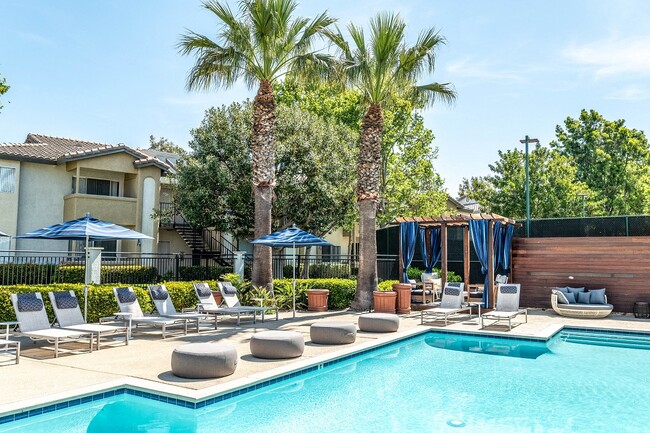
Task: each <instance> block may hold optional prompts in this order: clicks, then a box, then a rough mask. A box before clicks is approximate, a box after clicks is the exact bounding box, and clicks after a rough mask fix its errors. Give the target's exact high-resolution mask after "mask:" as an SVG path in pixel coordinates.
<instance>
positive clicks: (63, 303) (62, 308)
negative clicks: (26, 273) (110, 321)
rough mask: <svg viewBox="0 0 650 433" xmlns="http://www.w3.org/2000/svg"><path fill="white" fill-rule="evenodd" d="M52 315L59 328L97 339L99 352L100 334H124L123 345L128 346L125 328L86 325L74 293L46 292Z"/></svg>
mask: <svg viewBox="0 0 650 433" xmlns="http://www.w3.org/2000/svg"><path fill="white" fill-rule="evenodd" d="M48 296H49V298H50V303H51V304H52V308H53V309H54V315H55V316H56V321H57V323H58V324H59V327H60V328H63V329H68V330H70V331H79V332H90V333H91V334H92V335H94V336H95V338H96V339H97V350H99V347H100V342H101V339H102V334H103V335H106V333H110V334H124V343H125V344H127V345H128V344H129V332H128V328H127V327H126V326H115V325H104V324H95V323H86V321H85V320H84V318H83V316H82V315H81V308H79V301H78V300H77V296H76V295H75V293H74V291H72V290H66V291H63V292H48Z"/></svg>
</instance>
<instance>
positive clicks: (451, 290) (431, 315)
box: [420, 283, 472, 326]
mask: <svg viewBox="0 0 650 433" xmlns="http://www.w3.org/2000/svg"><path fill="white" fill-rule="evenodd" d="M464 286H465V284H464V283H447V284H445V289H444V290H443V291H442V300H441V301H440V306H439V307H435V308H427V309H426V310H422V311H421V312H420V324H424V323H425V322H427V321H428V322H433V321H436V320H440V319H444V321H445V326H447V320H448V319H449V317H451V316H454V315H456V314H460V313H463V312H466V311H467V312H469V316H470V318H471V317H472V306H471V305H468V304H464V303H463V298H464V294H463V288H464ZM427 319H429V320H427Z"/></svg>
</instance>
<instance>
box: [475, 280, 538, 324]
mask: <svg viewBox="0 0 650 433" xmlns="http://www.w3.org/2000/svg"><path fill="white" fill-rule="evenodd" d="M520 292H521V284H499V290H498V295H497V300H496V305H495V306H494V310H492V311H490V312H488V313H483V315H482V316H481V329H483V328H485V324H484V323H483V322H484V320H485V319H488V320H489V319H491V320H496V322H494V323H492V325H493V324H495V323H499V322H500V321H501V320H507V321H508V330H510V329H512V319H514V318H515V317H517V316H518V315H520V314H523V315H524V317H525V321H524V323H528V310H526V309H521V308H519V294H520Z"/></svg>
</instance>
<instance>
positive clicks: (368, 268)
mask: <svg viewBox="0 0 650 433" xmlns="http://www.w3.org/2000/svg"><path fill="white" fill-rule="evenodd" d="M383 132H384V119H383V116H382V112H381V105H379V104H373V105H371V106H370V107H369V108H368V111H367V112H366V114H365V116H364V117H363V122H362V123H361V145H360V147H359V161H358V163H357V178H358V179H357V182H358V183H357V202H358V205H359V273H358V275H357V291H356V293H355V295H354V301H352V309H353V310H357V311H363V310H369V309H370V305H371V303H372V292H373V291H374V290H376V289H377V234H376V224H375V219H376V216H377V201H378V199H379V175H380V171H381V170H380V164H381V136H382V134H383Z"/></svg>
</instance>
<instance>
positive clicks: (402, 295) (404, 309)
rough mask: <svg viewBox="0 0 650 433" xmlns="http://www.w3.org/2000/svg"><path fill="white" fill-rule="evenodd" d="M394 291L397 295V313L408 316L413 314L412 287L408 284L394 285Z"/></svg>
mask: <svg viewBox="0 0 650 433" xmlns="http://www.w3.org/2000/svg"><path fill="white" fill-rule="evenodd" d="M392 287H393V291H394V292H395V293H396V294H397V313H398V314H408V313H410V312H411V285H410V284H408V283H397V284H393V285H392Z"/></svg>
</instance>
